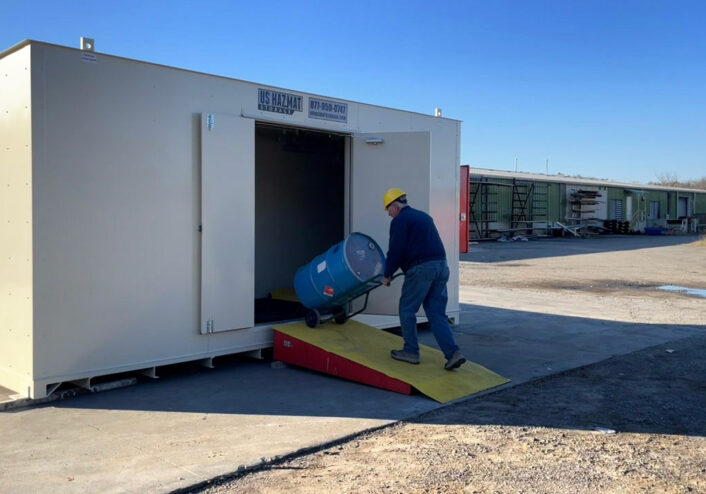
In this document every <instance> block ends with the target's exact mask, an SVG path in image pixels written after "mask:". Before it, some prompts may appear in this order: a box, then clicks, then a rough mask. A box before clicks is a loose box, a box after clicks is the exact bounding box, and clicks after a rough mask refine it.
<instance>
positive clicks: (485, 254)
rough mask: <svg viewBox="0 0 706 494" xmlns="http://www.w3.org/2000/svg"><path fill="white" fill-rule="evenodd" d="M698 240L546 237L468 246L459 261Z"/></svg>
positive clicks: (489, 260) (684, 237) (512, 258)
mask: <svg viewBox="0 0 706 494" xmlns="http://www.w3.org/2000/svg"><path fill="white" fill-rule="evenodd" d="M697 240H699V236H697V235H665V236H659V235H605V236H598V237H595V238H590V239H578V238H546V239H541V241H527V242H519V241H518V242H496V241H488V242H479V243H475V244H472V245H470V247H469V252H468V253H467V254H461V255H460V260H461V261H467V262H487V263H493V262H506V261H521V260H524V259H539V258H544V257H561V256H575V255H581V254H594V253H601V252H617V251H624V250H636V249H651V248H654V247H669V246H672V245H682V244H688V243H691V242H696V241H697Z"/></svg>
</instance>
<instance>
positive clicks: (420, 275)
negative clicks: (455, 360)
mask: <svg viewBox="0 0 706 494" xmlns="http://www.w3.org/2000/svg"><path fill="white" fill-rule="evenodd" d="M448 281H449V267H448V265H447V264H446V261H429V262H424V263H422V264H417V265H416V266H414V267H412V268H410V269H409V270H408V271H407V272H406V273H405V275H404V285H402V296H401V297H400V324H401V326H402V337H403V338H404V351H405V352H407V353H411V354H414V355H419V343H418V341H417V316H416V313H417V311H418V310H419V306H420V305H422V304H423V305H424V312H425V313H426V315H427V319H428V320H429V324H430V326H431V330H432V332H433V333H434V338H436V342H437V343H438V344H439V348H441V351H442V352H443V353H444V355H445V356H446V358H447V359H449V358H451V357H452V356H453V354H454V352H455V351H457V350H458V349H459V348H458V346H457V345H456V340H455V339H454V335H453V333H452V332H451V326H450V325H449V321H448V319H447V318H446V302H447V301H448V298H449V297H448V294H447V292H446V283H447V282H448Z"/></svg>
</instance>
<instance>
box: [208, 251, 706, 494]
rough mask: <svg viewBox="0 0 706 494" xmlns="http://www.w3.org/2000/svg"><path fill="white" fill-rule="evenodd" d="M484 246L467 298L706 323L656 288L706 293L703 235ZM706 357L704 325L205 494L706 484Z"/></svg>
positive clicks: (704, 311) (683, 299)
mask: <svg viewBox="0 0 706 494" xmlns="http://www.w3.org/2000/svg"><path fill="white" fill-rule="evenodd" d="M474 247H475V248H474V249H473V250H472V251H471V253H470V254H468V255H466V256H464V258H463V259H465V260H464V262H462V265H461V268H460V280H461V281H460V283H461V302H462V303H468V304H477V305H478V304H480V305H483V304H488V305H490V306H501V305H506V306H510V307H523V308H525V309H526V310H535V311H545V312H555V313H560V314H564V313H567V312H568V313H576V314H583V315H587V314H589V315H591V316H592V317H594V316H596V311H599V312H600V315H599V316H596V317H598V318H601V317H602V318H605V319H615V320H622V321H629V322H636V323H645V322H647V323H655V324H687V325H704V324H706V299H704V298H700V297H696V296H690V295H685V294H683V293H670V292H663V291H660V290H657V288H656V287H657V286H660V285H666V284H669V285H678V286H684V287H689V288H701V289H704V288H706V242H704V241H700V242H699V241H697V239H695V238H693V237H692V238H686V239H646V240H645V239H644V237H640V238H633V237H626V238H625V239H624V241H623V242H620V239H611V240H610V241H606V240H598V239H596V240H580V239H576V240H575V241H574V242H570V241H566V240H562V241H561V242H553V241H552V240H549V239H548V240H539V241H532V242H523V243H522V244H521V243H520V242H516V243H513V244H511V245H507V244H495V245H492V244H481V245H479V246H474ZM704 329H705V330H706V326H704ZM705 353H706V331H704V334H703V335H699V336H695V337H690V338H685V339H681V340H678V341H673V342H670V343H667V344H664V345H659V346H655V347H651V348H647V349H644V350H641V351H638V352H635V353H632V354H629V355H624V356H618V357H614V358H611V359H609V360H606V361H603V362H599V363H596V364H593V365H590V366H586V367H583V368H579V369H574V370H571V371H567V372H564V373H561V374H556V375H552V376H549V377H545V378H542V379H539V380H535V381H532V382H529V383H525V384H521V385H518V386H515V387H511V388H506V389H502V390H499V391H496V392H494V393H490V394H487V395H484V396H480V397H478V398H471V399H469V400H466V401H463V402H460V403H457V404H454V405H451V406H448V407H445V408H442V409H439V410H436V411H434V412H432V413H429V414H426V415H424V416H421V417H419V418H418V419H416V420H414V421H409V422H402V423H398V424H395V425H393V426H390V427H387V428H384V429H381V430H378V431H375V432H370V433H366V434H363V435H361V436H358V437H356V438H355V439H353V440H350V441H347V442H343V443H341V444H337V445H334V446H331V447H329V448H326V449H322V450H320V451H317V452H314V453H312V454H309V455H305V456H301V457H298V458H294V459H290V460H288V461H278V462H273V463H271V464H269V465H268V466H266V467H265V468H264V469H262V470H260V471H256V472H244V473H242V474H240V475H238V476H234V477H233V478H230V479H228V480H224V481H221V482H220V483H219V484H217V485H211V486H209V487H207V488H204V489H202V490H200V491H198V492H209V493H225V492H268V493H269V492H312V491H315V492H547V493H549V492H572V493H574V492H576V493H584V492H585V493H589V492H591V493H593V492H675V493H676V492H706V359H704V354H705ZM195 492H196V491H195Z"/></svg>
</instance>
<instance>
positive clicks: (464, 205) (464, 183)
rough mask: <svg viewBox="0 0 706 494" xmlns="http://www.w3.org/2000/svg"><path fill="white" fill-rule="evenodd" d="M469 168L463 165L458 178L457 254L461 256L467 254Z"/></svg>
mask: <svg viewBox="0 0 706 494" xmlns="http://www.w3.org/2000/svg"><path fill="white" fill-rule="evenodd" d="M469 175H470V167H469V166H468V165H463V166H462V167H461V177H460V180H459V181H460V185H461V194H460V198H461V204H460V205H461V208H460V217H459V219H458V220H459V221H458V223H459V235H458V243H459V245H458V247H459V252H460V253H461V254H464V253H466V252H468V213H469V211H468V201H469V197H468V187H469V183H468V181H469V178H470V176H469Z"/></svg>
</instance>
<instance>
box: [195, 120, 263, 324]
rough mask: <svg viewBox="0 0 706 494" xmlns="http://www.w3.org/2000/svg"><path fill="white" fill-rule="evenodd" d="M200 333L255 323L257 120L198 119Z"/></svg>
mask: <svg viewBox="0 0 706 494" xmlns="http://www.w3.org/2000/svg"><path fill="white" fill-rule="evenodd" d="M201 226H202V232H201V328H200V331H201V333H202V334H205V333H214V332H218V331H228V330H232V329H240V328H250V327H252V326H253V325H254V309H253V300H254V298H255V121H254V120H251V119H246V118H242V117H238V116H233V115H222V114H214V113H204V114H202V115H201Z"/></svg>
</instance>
